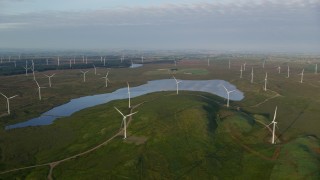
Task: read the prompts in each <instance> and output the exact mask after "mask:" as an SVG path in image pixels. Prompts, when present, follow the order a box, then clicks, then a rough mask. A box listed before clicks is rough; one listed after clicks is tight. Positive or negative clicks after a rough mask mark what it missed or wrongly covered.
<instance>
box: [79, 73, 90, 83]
mask: <svg viewBox="0 0 320 180" xmlns="http://www.w3.org/2000/svg"><path fill="white" fill-rule="evenodd" d="M80 71H81V70H80ZM81 72H82V74H83V82H86V73H87V72H89V71H81Z"/></svg>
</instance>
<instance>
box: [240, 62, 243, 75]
mask: <svg viewBox="0 0 320 180" xmlns="http://www.w3.org/2000/svg"><path fill="white" fill-rule="evenodd" d="M242 71H243V70H242V65H241V67H240V78H242Z"/></svg>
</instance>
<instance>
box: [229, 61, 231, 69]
mask: <svg viewBox="0 0 320 180" xmlns="http://www.w3.org/2000/svg"><path fill="white" fill-rule="evenodd" d="M230 67H231V63H230V59H229V69H230Z"/></svg>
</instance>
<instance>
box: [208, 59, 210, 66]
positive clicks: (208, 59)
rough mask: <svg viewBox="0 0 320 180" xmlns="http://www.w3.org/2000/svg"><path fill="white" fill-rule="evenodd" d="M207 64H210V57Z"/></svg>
mask: <svg viewBox="0 0 320 180" xmlns="http://www.w3.org/2000/svg"><path fill="white" fill-rule="evenodd" d="M208 66H210V59H209V58H208Z"/></svg>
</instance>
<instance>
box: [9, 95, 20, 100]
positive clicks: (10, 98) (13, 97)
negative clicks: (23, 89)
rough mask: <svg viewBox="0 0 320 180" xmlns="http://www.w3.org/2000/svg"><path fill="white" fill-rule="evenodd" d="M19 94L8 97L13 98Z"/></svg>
mask: <svg viewBox="0 0 320 180" xmlns="http://www.w3.org/2000/svg"><path fill="white" fill-rule="evenodd" d="M17 96H18V95H14V96H11V97H9V98H8V99H12V98H14V97H17Z"/></svg>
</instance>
